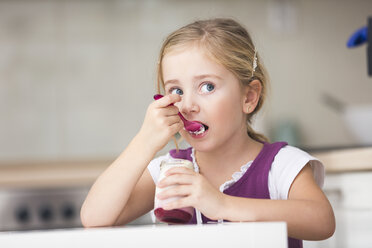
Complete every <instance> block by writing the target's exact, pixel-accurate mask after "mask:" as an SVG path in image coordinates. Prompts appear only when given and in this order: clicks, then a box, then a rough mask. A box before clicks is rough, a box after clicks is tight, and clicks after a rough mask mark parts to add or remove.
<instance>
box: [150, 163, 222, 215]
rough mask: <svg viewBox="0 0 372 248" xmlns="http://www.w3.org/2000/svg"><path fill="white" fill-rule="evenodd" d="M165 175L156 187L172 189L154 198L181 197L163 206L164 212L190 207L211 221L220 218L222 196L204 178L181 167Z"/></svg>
mask: <svg viewBox="0 0 372 248" xmlns="http://www.w3.org/2000/svg"><path fill="white" fill-rule="evenodd" d="M165 175H166V177H165V178H164V179H163V180H161V181H160V182H159V183H158V184H157V186H158V187H160V188H163V187H167V186H171V185H173V187H171V188H169V189H166V190H164V191H162V192H161V193H159V194H157V195H156V197H158V198H159V199H161V200H164V199H166V198H169V197H181V198H179V199H177V200H174V201H172V202H169V203H168V204H166V205H165V206H163V208H164V209H165V210H171V209H176V208H183V207H190V206H192V207H194V208H196V209H198V210H199V211H200V212H202V213H203V214H204V215H205V216H206V217H208V218H209V219H211V220H218V219H221V218H222V213H221V209H223V204H224V194H223V193H221V192H220V191H219V190H217V189H215V188H214V187H213V186H212V185H211V184H210V183H209V182H208V181H207V179H205V177H204V176H202V175H200V174H199V173H196V172H194V171H193V170H191V169H188V168H183V167H178V168H172V169H170V170H169V171H167V172H166V174H165Z"/></svg>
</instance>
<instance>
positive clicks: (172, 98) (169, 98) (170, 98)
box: [155, 94, 181, 108]
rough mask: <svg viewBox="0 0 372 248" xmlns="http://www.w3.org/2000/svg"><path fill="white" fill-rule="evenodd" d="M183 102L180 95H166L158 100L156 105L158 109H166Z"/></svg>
mask: <svg viewBox="0 0 372 248" xmlns="http://www.w3.org/2000/svg"><path fill="white" fill-rule="evenodd" d="M179 101H181V96H180V95H178V94H169V95H166V96H164V97H162V98H160V99H159V100H156V101H155V104H156V106H157V107H159V108H165V107H167V106H169V105H172V104H174V103H176V102H179Z"/></svg>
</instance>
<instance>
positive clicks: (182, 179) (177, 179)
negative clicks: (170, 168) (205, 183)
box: [157, 174, 195, 188]
mask: <svg viewBox="0 0 372 248" xmlns="http://www.w3.org/2000/svg"><path fill="white" fill-rule="evenodd" d="M194 179H195V178H194V176H193V175H189V174H174V175H170V176H167V177H165V178H164V179H162V180H161V181H160V182H159V183H158V184H157V186H158V187H160V188H163V187H167V186H171V185H175V184H181V185H185V184H188V185H190V184H192V183H193V181H194Z"/></svg>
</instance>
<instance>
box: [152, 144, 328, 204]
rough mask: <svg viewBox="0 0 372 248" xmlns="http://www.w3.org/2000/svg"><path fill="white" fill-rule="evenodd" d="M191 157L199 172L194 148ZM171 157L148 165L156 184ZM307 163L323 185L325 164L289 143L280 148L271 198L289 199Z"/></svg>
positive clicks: (271, 179)
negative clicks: (162, 167)
mask: <svg viewBox="0 0 372 248" xmlns="http://www.w3.org/2000/svg"><path fill="white" fill-rule="evenodd" d="M191 157H192V162H193V164H194V170H195V171H196V172H199V166H198V165H197V163H196V160H195V156H194V149H193V148H192V153H191ZM170 158H171V157H170V155H169V153H167V154H166V155H163V156H160V157H157V158H155V159H153V160H152V161H151V162H150V164H149V165H148V167H147V169H148V170H149V172H150V174H151V176H152V178H153V180H154V183H155V184H156V183H157V181H158V178H159V174H160V163H161V161H163V160H167V159H170ZM252 163H253V161H249V162H248V163H247V164H245V165H243V166H241V168H240V171H237V172H235V173H234V174H233V175H232V176H231V180H229V181H227V182H225V183H223V184H222V185H221V186H220V191H221V192H223V191H224V190H225V189H227V188H228V187H230V186H231V185H232V184H234V183H235V182H237V181H238V180H239V179H240V178H241V177H242V176H243V175H244V173H245V172H246V171H247V169H248V168H249V167H250V166H251V164H252ZM307 163H309V164H310V165H311V168H312V170H313V175H314V179H315V182H316V183H317V184H318V185H319V187H323V183H324V166H323V164H322V163H321V162H320V161H319V160H317V159H316V158H314V157H313V156H311V155H310V154H308V153H307V152H304V151H302V150H300V149H298V148H296V147H293V146H289V145H287V146H284V147H283V148H282V149H280V150H279V152H278V153H277V155H276V156H275V158H274V161H273V163H272V165H271V169H270V171H269V179H268V184H269V185H268V187H269V192H270V198H271V199H273V200H286V199H288V193H289V189H290V187H291V185H292V183H293V181H294V179H295V178H296V176H297V175H298V173H299V172H300V171H301V170H302V168H303V167H304V166H305V165H306V164H307Z"/></svg>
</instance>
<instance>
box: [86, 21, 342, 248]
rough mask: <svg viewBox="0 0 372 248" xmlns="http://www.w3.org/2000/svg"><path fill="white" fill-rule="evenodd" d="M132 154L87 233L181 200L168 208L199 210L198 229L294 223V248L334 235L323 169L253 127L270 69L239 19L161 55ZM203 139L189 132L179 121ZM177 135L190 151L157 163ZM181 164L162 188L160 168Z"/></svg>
mask: <svg viewBox="0 0 372 248" xmlns="http://www.w3.org/2000/svg"><path fill="white" fill-rule="evenodd" d="M163 91H164V93H165V96H164V97H163V98H161V99H159V100H157V101H154V102H152V103H151V104H150V105H149V107H148V110H147V113H146V116H145V119H144V122H143V125H142V127H141V129H140V131H139V132H138V133H137V135H136V136H135V137H134V138H133V140H132V141H131V143H130V144H129V145H128V147H127V148H126V149H125V150H124V152H123V153H122V154H121V155H120V156H119V157H118V158H117V159H116V160H115V161H114V162H113V163H112V165H110V166H109V167H108V168H107V170H106V171H105V172H104V173H103V174H102V175H101V176H100V177H99V178H98V179H97V181H96V182H95V183H94V185H93V186H92V188H91V190H90V192H89V194H88V196H87V198H86V200H85V202H84V204H83V207H82V210H81V219H82V223H83V225H84V226H86V227H94V226H112V225H124V224H126V223H128V222H130V221H132V220H134V219H136V218H137V217H139V216H141V215H143V214H145V213H146V212H148V211H150V210H151V209H153V207H154V204H153V203H154V193H155V185H156V184H157V186H158V187H160V188H163V187H167V186H169V185H177V186H174V187H172V188H169V189H166V190H163V191H162V192H161V193H160V194H158V195H157V196H156V197H157V198H158V199H167V198H170V197H175V196H178V197H180V198H179V199H178V200H174V201H171V202H170V203H169V204H168V205H166V206H164V209H166V210H170V209H177V208H183V207H189V206H192V207H194V208H195V209H196V214H194V218H193V219H192V220H191V223H202V222H203V223H206V222H209V221H218V220H220V221H221V220H227V221H285V222H286V223H287V226H288V235H289V237H290V238H289V245H290V247H301V246H302V241H301V240H302V239H307V240H321V239H326V238H328V237H330V236H332V234H333V233H334V230H335V219H334V215H333V211H332V207H331V205H330V203H329V202H328V200H327V198H326V196H325V195H324V194H323V192H322V190H321V189H320V186H322V183H323V179H324V168H323V165H322V164H321V163H320V162H319V161H317V160H316V159H315V158H313V157H311V156H310V155H309V154H307V153H305V152H303V151H301V150H299V149H297V148H295V147H292V146H288V145H287V144H286V143H284V142H278V143H273V144H270V143H267V139H266V138H265V137H264V136H262V135H260V134H258V133H256V132H255V131H254V130H253V129H252V128H251V127H250V123H251V119H252V117H253V116H254V115H255V114H256V113H257V112H258V111H259V110H260V109H261V107H262V105H263V104H264V101H265V96H266V91H267V79H266V76H265V70H264V68H263V65H262V63H261V61H260V59H259V57H258V54H257V50H256V48H255V47H254V45H253V43H252V40H251V38H250V36H249V34H248V32H247V31H246V30H245V29H244V28H243V27H242V26H241V25H240V24H239V23H237V22H235V21H234V20H231V19H212V20H203V21H196V22H194V23H191V24H189V25H187V26H185V27H182V28H180V29H179V30H177V31H175V32H173V33H172V34H170V35H169V36H168V38H167V39H166V40H165V42H164V44H163V47H162V48H161V51H160V57H159V67H158V93H160V92H163ZM178 112H180V113H181V114H182V115H183V116H184V117H185V118H186V119H187V120H189V121H197V122H198V123H200V124H202V125H203V127H204V129H205V130H204V132H199V133H193V132H188V131H186V130H185V129H184V128H183V127H184V124H183V122H182V120H181V119H180V117H179V116H178ZM177 132H180V134H181V136H182V137H183V138H184V139H185V140H186V141H187V142H188V144H190V145H191V147H190V148H188V149H186V150H181V151H179V152H177V151H175V150H172V151H170V153H168V154H167V155H165V156H161V157H158V158H155V159H154V156H155V154H156V153H157V152H158V151H159V150H161V149H162V148H163V147H164V146H165V145H166V144H167V143H168V142H169V140H170V139H171V138H172V137H173V135H175V134H176V133H177ZM171 156H172V157H181V158H186V159H189V160H191V161H192V162H193V164H194V168H195V170H194V171H193V170H191V169H187V168H174V169H171V170H169V171H168V172H167V177H166V178H165V179H163V180H161V181H160V182H158V177H159V166H160V163H161V161H163V160H166V159H168V158H170V157H171Z"/></svg>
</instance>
